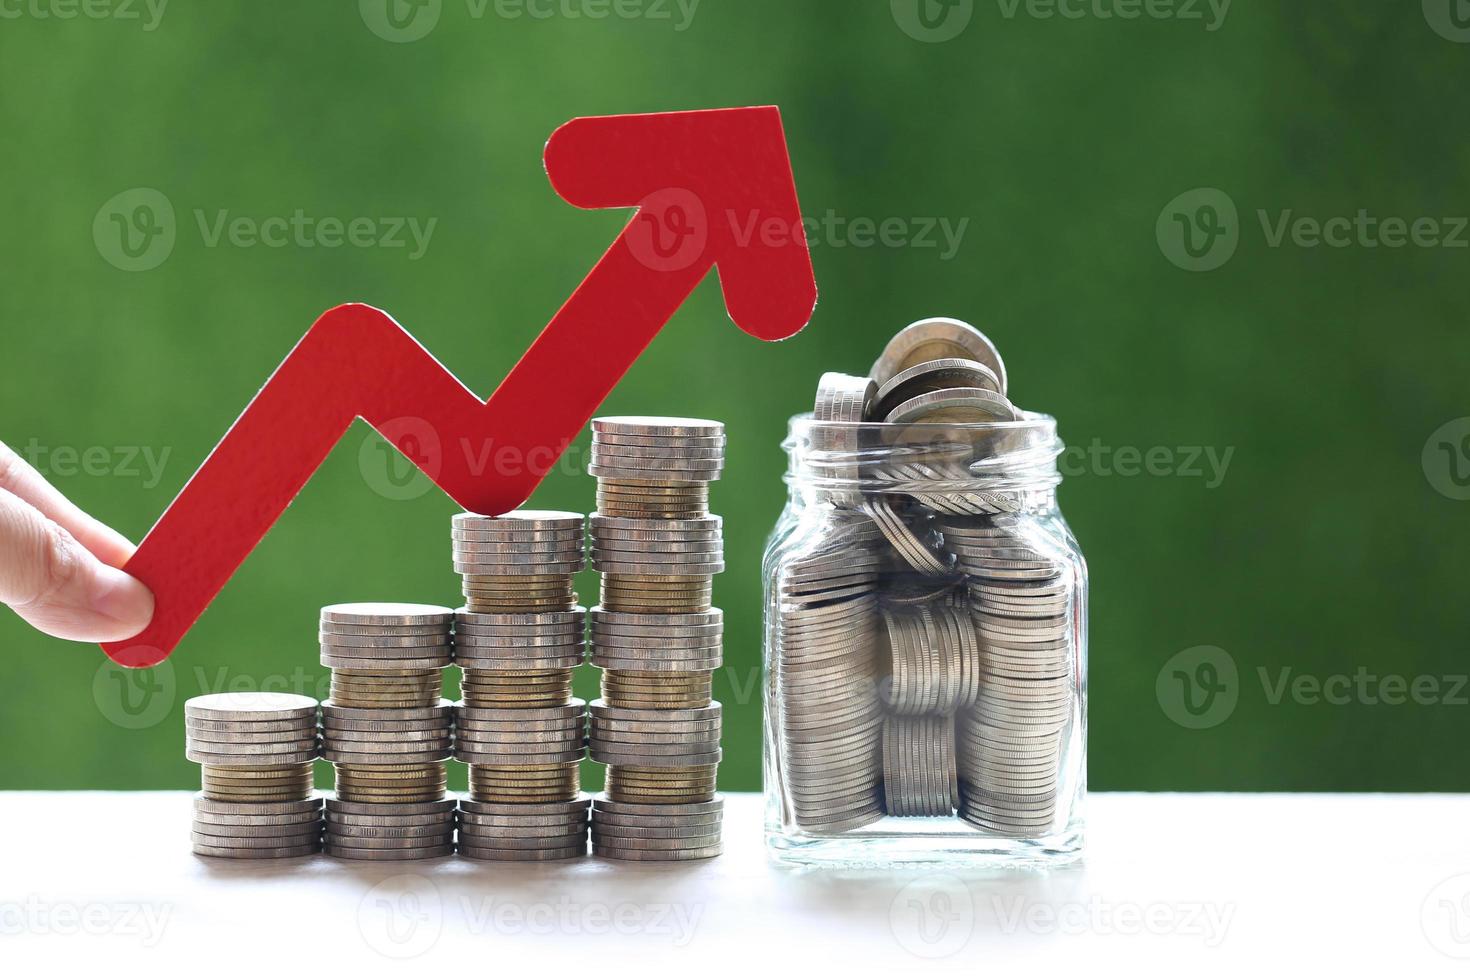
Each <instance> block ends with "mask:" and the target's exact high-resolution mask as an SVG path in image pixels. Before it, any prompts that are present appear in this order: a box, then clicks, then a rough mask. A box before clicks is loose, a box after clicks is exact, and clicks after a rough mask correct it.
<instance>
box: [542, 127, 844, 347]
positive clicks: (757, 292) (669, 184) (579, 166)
mask: <svg viewBox="0 0 1470 980" xmlns="http://www.w3.org/2000/svg"><path fill="white" fill-rule="evenodd" d="M545 162H546V173H547V176H548V177H550V179H551V183H552V186H553V187H555V188H556V192H557V193H558V194H560V195H561V196H562V197H563V198H564V199H565V200H566V201H568V202H569V203H571V204H574V205H576V206H577V207H581V208H630V207H636V208H638V209H639V211H638V214H637V215H636V216H635V217H634V219H633V221H632V223H631V224H630V226H629V229H628V234H627V236H626V241H627V245H628V248H629V250H630V251H631V252H632V254H633V256H634V257H635V258H636V259H638V261H639V262H641V263H642V264H644V265H646V266H648V267H650V268H652V269H654V270H656V271H659V272H676V271H681V270H683V269H688V268H692V267H695V266H697V265H700V264H705V265H706V266H707V265H708V264H709V263H711V262H712V263H713V264H715V265H716V266H718V268H719V274H720V283H721V285H722V287H723V288H724V292H725V306H726V308H727V309H728V310H729V312H730V316H731V318H732V319H733V320H734V321H735V323H736V325H738V326H739V327H740V328H741V329H742V330H744V331H745V332H746V333H749V334H751V335H753V336H756V337H759V338H760V339H762V340H784V339H786V338H787V337H790V336H792V335H793V334H795V333H797V332H798V331H800V330H801V329H802V328H803V327H805V326H806V325H807V324H808V323H809V322H811V318H812V313H813V311H814V310H815V309H816V304H817V283H816V276H815V274H814V273H813V271H812V264H811V255H810V253H809V252H808V250H807V247H806V238H805V231H804V227H803V223H802V215H801V206H800V204H799V202H798V201H797V196H796V179H795V177H794V176H793V174H792V172H791V160H790V156H789V154H788V151H787V147H786V134H785V130H784V129H783V128H782V125H781V112H780V110H779V109H777V108H776V107H775V106H757V107H754V108H745V109H710V110H703V111H697V112H667V113H654V114H650V115H637V116H597V117H585V118H580V119H573V120H572V121H571V122H568V123H566V124H565V125H563V126H562V127H561V128H560V129H558V130H557V131H556V132H555V133H553V134H552V136H551V139H550V140H549V141H548V142H547V144H546V153H545Z"/></svg>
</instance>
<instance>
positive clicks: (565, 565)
mask: <svg viewBox="0 0 1470 980" xmlns="http://www.w3.org/2000/svg"><path fill="white" fill-rule="evenodd" d="M585 535H586V532H585V527H584V520H583V517H582V515H581V514H573V513H567V512H563V511H532V510H525V511H515V512H513V513H510V514H506V515H504V516H503V517H482V516H480V515H477V514H460V515H458V516H457V517H455V519H454V528H453V538H454V548H453V551H454V567H455V570H456V571H458V572H459V573H460V574H461V575H463V576H464V583H465V599H466V603H467V604H466V606H465V608H463V609H461V610H459V612H458V613H457V617H456V624H455V658H456V661H457V663H458V665H459V667H460V668H461V669H462V670H463V671H464V675H463V680H462V683H461V687H462V690H463V692H464V701H463V702H462V703H461V704H460V706H459V711H458V722H457V725H458V727H457V729H456V737H455V758H457V759H458V760H459V761H461V762H464V763H467V764H468V765H469V779H470V792H469V796H468V798H466V799H464V800H461V801H460V810H459V851H460V853H461V854H463V855H464V856H466V857H470V858H477V859H481V860H490V861H550V860H559V859H563V858H574V857H581V856H582V855H585V854H586V853H587V823H588V800H587V797H586V796H584V795H582V793H581V777H580V768H579V767H580V764H581V760H582V758H583V757H584V756H585V754H586V704H585V703H584V702H582V701H579V700H577V699H575V698H573V697H572V696H571V693H572V671H573V670H574V669H575V668H576V667H577V666H578V665H580V664H581V663H582V660H583V639H584V634H585V631H586V612H587V611H586V609H584V608H583V607H582V606H579V605H577V596H576V593H575V592H574V591H573V583H572V576H573V575H575V574H576V573H577V572H579V571H581V570H582V568H583V567H584V566H585V564H586V550H585V548H586V542H585Z"/></svg>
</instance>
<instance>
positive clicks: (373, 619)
mask: <svg viewBox="0 0 1470 980" xmlns="http://www.w3.org/2000/svg"><path fill="white" fill-rule="evenodd" d="M321 621H322V622H324V623H338V624H343V625H361V626H420V627H424V628H426V629H427V628H428V627H431V626H436V627H437V626H448V625H450V624H452V623H453V622H454V611H453V610H451V609H449V608H447V607H445V606H433V605H425V604H423V603H413V602H347V603H338V604H336V605H331V606H324V607H323V608H322V611H321Z"/></svg>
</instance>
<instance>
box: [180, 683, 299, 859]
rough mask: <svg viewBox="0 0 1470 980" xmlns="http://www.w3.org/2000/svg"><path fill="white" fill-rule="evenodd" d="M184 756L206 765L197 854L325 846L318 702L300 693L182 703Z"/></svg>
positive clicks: (283, 852)
mask: <svg viewBox="0 0 1470 980" xmlns="http://www.w3.org/2000/svg"><path fill="white" fill-rule="evenodd" d="M184 726H185V731H186V735H187V738H186V747H185V755H186V756H187V758H188V759H189V761H190V762H197V763H199V764H200V765H201V766H202V767H203V770H202V784H203V788H202V791H201V792H200V793H199V795H198V796H196V797H195V798H194V832H193V835H192V839H193V844H194V853H195V854H199V855H203V856H205V857H230V858H286V857H302V856H304V855H307V854H315V853H316V852H318V851H320V850H321V840H322V801H321V798H320V797H319V796H317V795H316V793H315V792H314V791H313V790H312V762H313V761H315V759H316V758H317V753H318V750H319V744H318V741H317V703H316V701H315V700H313V699H312V698H308V697H302V696H300V695H296V694H265V693H231V694H206V695H203V696H201V697H197V698H190V699H189V700H188V701H187V702H185V704H184Z"/></svg>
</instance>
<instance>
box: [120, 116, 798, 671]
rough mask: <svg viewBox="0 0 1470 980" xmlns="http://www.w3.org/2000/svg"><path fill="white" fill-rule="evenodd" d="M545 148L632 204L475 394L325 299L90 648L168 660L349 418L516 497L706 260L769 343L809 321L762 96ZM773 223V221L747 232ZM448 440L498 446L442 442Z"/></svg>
mask: <svg viewBox="0 0 1470 980" xmlns="http://www.w3.org/2000/svg"><path fill="white" fill-rule="evenodd" d="M545 159H546V170H547V173H548V175H549V176H550V177H551V183H552V186H553V187H554V188H555V189H556V191H557V193H558V194H560V195H561V196H562V197H563V198H565V199H566V200H567V201H568V202H570V203H571V204H574V205H576V206H578V207H583V208H614V207H634V206H636V207H638V209H639V210H638V212H637V213H636V214H635V215H634V217H633V220H632V221H630V222H629V224H628V226H627V227H626V228H624V229H623V232H622V234H620V235H619V236H618V238H617V240H616V241H615V242H613V245H612V248H610V249H609V250H608V252H607V254H606V255H604V256H603V257H602V258H601V259H600V260H599V261H598V263H597V265H596V266H595V267H594V268H593V269H592V272H591V273H589V274H588V276H587V278H586V279H585V280H583V281H582V284H581V285H580V286H579V287H577V290H576V292H575V293H573V294H572V297H571V298H570V299H569V300H567V302H566V305H564V306H563V307H562V308H561V309H560V310H559V311H558V312H557V314H556V316H555V317H553V318H552V320H551V323H549V324H548V325H547V327H546V329H545V330H543V331H542V333H541V336H539V337H538V338H536V342H535V343H534V344H532V345H531V348H530V350H528V351H527V352H526V353H525V355H524V356H523V357H522V358H521V360H520V362H519V363H517V364H516V366H515V368H514V369H513V370H512V371H511V372H510V374H509V375H508V376H507V377H506V379H505V380H504V381H503V382H501V385H500V387H499V388H497V389H496V390H495V393H494V394H493V395H491V396H490V400H489V401H488V402H482V401H481V400H480V399H479V398H478V397H477V396H476V395H475V394H474V393H473V392H472V391H470V390H469V389H468V388H467V387H465V386H464V385H463V384H461V383H460V382H459V380H458V379H456V378H455V377H454V375H452V374H450V373H449V372H448V371H447V370H446V369H445V368H444V367H443V366H442V365H440V364H439V362H438V361H436V360H435V359H434V357H433V356H432V355H431V354H429V353H428V351H426V350H425V349H424V348H423V347H422V346H421V345H420V344H419V343H418V342H417V341H416V340H414V339H413V337H412V336H411V335H410V334H409V333H408V332H407V331H405V330H404V329H403V328H402V327H400V326H399V325H398V324H397V323H395V322H394V321H393V320H392V318H390V317H389V316H388V315H387V314H385V313H383V312H381V311H379V310H375V309H372V308H371V307H368V306H362V305H357V304H354V305H348V306H339V307H337V308H336V309H333V310H329V311H328V312H327V313H325V314H324V315H323V316H322V317H321V319H319V320H318V321H317V322H316V323H315V324H313V325H312V327H311V329H310V330H309V331H307V334H306V336H305V337H304V338H302V340H301V342H300V343H299V344H298V345H297V346H296V348H295V349H294V350H293V351H291V353H290V354H289V355H288V356H287V357H286V360H285V361H284V362H283V363H282V364H281V366H280V367H279V368H277V369H276V372H275V373H274V374H273V375H271V377H270V380H268V381H267V382H266V384H265V387H264V388H262V389H261V391H260V393H259V394H258V395H256V396H255V398H254V400H252V401H251V403H250V404H249V405H248V406H247V407H246V409H245V412H244V414H242V415H241V416H240V418H239V419H238V420H237V421H236V422H235V424H234V425H233V426H232V427H231V428H230V431H229V432H228V433H227V434H226V435H225V437H224V439H223V440H222V441H221V442H220V444H219V445H218V446H217V447H215V450H214V452H213V453H211V454H210V456H209V458H208V459H206V460H205V462H204V465H203V466H201V467H200V469H199V471H198V472H197V473H195V474H194V477H193V479H191V480H190V481H189V483H188V485H186V486H185V487H184V490H183V492H182V493H180V494H179V496H178V499H176V500H175V501H174V502H173V504H172V505H170V507H169V509H168V510H167V511H165V512H164V515H163V517H162V518H160V519H159V521H158V523H157V524H156V525H155V526H154V528H153V530H152V531H150V532H149V533H148V536H147V537H146V538H144V539H143V543H142V545H141V546H140V547H139V548H138V551H137V554H135V555H134V556H133V559H132V560H131V561H129V562H128V564H127V566H126V570H127V571H128V572H130V573H132V574H133V575H135V576H137V577H138V578H139V579H141V580H142V581H143V582H144V583H145V584H147V585H148V586H149V587H150V588H151V589H152V590H153V594H154V599H155V601H156V612H155V613H154V617H153V622H152V623H150V624H149V626H148V628H147V629H146V630H144V631H143V632H142V633H139V634H138V635H137V636H135V637H133V638H132V639H129V640H123V641H121V642H118V643H109V644H105V645H104V646H103V649H104V650H105V651H106V652H107V655H108V656H109V657H111V658H112V659H113V660H115V661H117V662H118V663H120V664H123V665H125V666H128V667H148V666H152V665H153V664H156V663H159V662H160V661H162V660H164V659H166V658H167V657H168V655H169V654H170V653H172V652H173V649H174V647H175V646H176V645H177V644H178V642H179V641H180V640H181V639H182V638H183V636H184V634H185V633H187V632H188V631H189V629H190V628H191V627H192V626H193V625H194V623H195V621H196V620H197V619H198V618H199V616H200V615H201V614H202V613H203V612H204V609H205V608H206V607H207V606H208V605H209V603H210V601H211V600H213V599H214V597H215V596H216V595H218V594H219V590H220V589H222V588H223V587H224V585H225V583H226V582H228V581H229V578H230V576H231V575H233V574H234V572H235V570H236V569H237V568H239V567H240V563H241V562H243V561H244V560H245V558H246V556H247V555H249V554H250V551H251V549H253V548H254V547H255V546H256V545H257V544H258V543H259V542H260V540H261V538H263V537H264V536H265V534H266V532H267V531H269V530H270V527H271V525H272V524H274V523H275V522H276V519H277V518H279V517H280V516H281V514H282V512H284V511H285V509H286V507H287V506H288V505H289V504H290V503H291V500H292V499H293V498H294V497H295V496H296V494H297V493H299V492H300V491H301V488H302V487H304V486H305V485H306V482H307V481H308V480H309V479H310V478H311V475H312V474H313V473H314V472H315V471H316V469H317V467H318V466H320V465H321V462H322V460H324V459H325V458H326V456H327V453H329V452H330V451H331V450H332V447H333V446H334V445H336V443H337V441H338V440H339V439H340V438H341V437H342V434H343V433H344V432H345V431H346V430H347V428H348V426H350V425H351V424H352V422H353V420H354V419H356V418H362V419H364V420H366V421H367V422H368V423H369V424H370V425H372V426H373V428H375V429H377V430H378V431H379V432H380V433H382V435H383V436H384V438H386V439H387V440H388V441H390V442H392V443H393V444H394V445H395V446H397V447H398V449H399V450H400V451H401V452H403V453H404V455H406V456H408V457H409V459H410V460H411V461H412V462H413V463H414V464H415V465H417V466H418V467H419V468H420V469H422V470H424V472H425V473H427V474H428V475H429V476H430V477H431V478H432V479H433V480H434V482H435V483H437V484H438V485H439V486H440V487H441V488H442V489H443V490H444V492H445V493H447V494H449V495H450V496H451V497H453V498H454V499H455V500H456V501H457V502H458V503H459V504H460V506H462V507H464V508H466V509H467V510H471V511H475V512H477V513H483V514H501V513H505V512H506V511H509V510H513V509H515V508H516V507H518V506H520V505H521V504H522V503H524V502H525V500H526V499H527V498H528V497H530V495H531V492H532V491H533V490H534V489H535V488H536V485H537V484H538V483H540V482H541V479H542V477H544V476H545V475H546V473H547V472H548V471H549V470H550V469H551V467H552V466H553V464H555V462H556V460H557V458H558V457H559V456H560V455H561V453H562V452H563V451H564V450H565V448H566V446H567V445H568V444H569V443H570V442H571V441H572V440H573V439H574V438H576V436H577V434H578V433H579V432H580V431H581V430H582V428H583V427H584V426H586V424H587V421H588V420H589V419H590V418H591V417H592V414H593V413H594V412H595V411H596V410H597V406H598V405H600V404H601V403H602V400H603V399H604V398H605V397H606V396H607V394H608V392H610V391H612V389H613V387H614V386H615V385H616V384H617V383H618V381H619V380H620V379H621V378H622V376H623V375H624V374H625V373H626V372H627V370H628V368H630V367H631V366H632V365H633V362H634V361H635V360H637V358H638V356H639V355H640V354H641V353H642V352H643V350H644V348H646V347H647V346H648V344H649V342H650V341H652V340H653V338H654V336H655V335H656V334H657V333H658V332H659V330H661V329H663V326H664V324H666V323H667V322H668V321H669V319H670V318H671V317H672V316H673V315H674V312H675V311H676V310H677V309H678V308H679V306H680V305H681V304H682V303H683V302H684V300H685V299H686V298H687V297H688V296H689V294H690V292H692V291H693V290H694V287H695V286H697V285H698V284H699V282H700V281H701V280H702V279H703V278H704V276H705V275H706V274H707V273H708V272H709V270H710V268H711V267H718V269H719V275H720V284H721V286H722V288H723V289H724V295H725V305H726V308H727V309H728V310H729V312H730V316H731V318H732V319H733V320H734V321H735V323H736V324H737V325H738V326H739V327H740V328H741V329H742V330H744V331H745V332H747V333H750V334H753V335H754V336H756V337H759V338H761V339H763V340H781V339H784V338H786V337H789V336H791V335H792V334H794V333H796V332H797V331H799V330H800V329H801V328H802V327H804V326H805V325H806V324H807V322H808V321H809V320H810V319H811V315H812V311H813V309H814V308H815V306H816V299H817V291H816V282H815V280H814V277H813V274H812V266H811V255H810V253H809V252H808V250H807V247H806V243H805V239H804V238H803V237H802V236H801V235H800V234H796V233H794V232H795V231H796V230H797V229H799V228H800V222H801V212H800V208H799V205H798V203H797V199H796V184H795V181H794V179H793V177H792V174H791V162H790V159H789V157H788V155H787V149H786V137H785V134H784V132H783V131H782V128H781V116H780V113H779V111H778V110H777V109H776V108H775V107H773V106H767V107H762V108H751V109H720V110H713V111H707V112H674V113H661V114H655V115H638V116H607V117H593V118H585V119H574V120H572V121H571V122H569V123H567V124H566V125H564V126H562V127H561V128H560V129H558V130H557V131H556V132H555V133H554V134H553V135H552V137H551V140H550V141H549V142H548V143H547V145H546V155H545ZM772 223H775V225H774V227H777V228H778V229H779V230H780V231H781V232H782V233H781V234H775V235H772V234H769V233H764V234H763V233H762V232H761V231H760V229H762V228H767V229H768V228H770V227H772ZM465 440H468V442H462V441H465ZM451 443H455V444H465V445H468V444H469V443H476V444H479V445H481V446H486V447H494V451H493V452H491V453H489V454H481V453H460V452H445V451H444V450H443V447H444V446H446V445H448V444H451ZM487 458H488V459H489V460H490V461H491V462H492V463H493V464H494V465H493V468H492V469H491V470H490V471H489V472H487V471H486V470H485V469H484V461H485V460H486V459H487Z"/></svg>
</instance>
